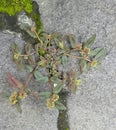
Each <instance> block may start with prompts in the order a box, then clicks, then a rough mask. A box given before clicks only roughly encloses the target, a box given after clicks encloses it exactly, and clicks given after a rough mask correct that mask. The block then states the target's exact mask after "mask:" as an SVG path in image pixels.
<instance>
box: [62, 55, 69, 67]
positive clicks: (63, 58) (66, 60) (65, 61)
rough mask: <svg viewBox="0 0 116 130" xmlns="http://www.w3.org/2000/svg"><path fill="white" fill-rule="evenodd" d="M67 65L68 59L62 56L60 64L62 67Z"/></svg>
mask: <svg viewBox="0 0 116 130" xmlns="http://www.w3.org/2000/svg"><path fill="white" fill-rule="evenodd" d="M67 63H68V57H67V56H65V55H63V56H62V64H63V65H66V64H67Z"/></svg>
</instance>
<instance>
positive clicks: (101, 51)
mask: <svg viewBox="0 0 116 130" xmlns="http://www.w3.org/2000/svg"><path fill="white" fill-rule="evenodd" d="M105 55H106V51H105V49H104V48H102V49H101V50H100V51H99V53H97V55H96V56H95V59H96V60H99V61H100V60H102V59H103V58H104V57H105Z"/></svg>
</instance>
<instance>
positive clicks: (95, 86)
mask: <svg viewBox="0 0 116 130" xmlns="http://www.w3.org/2000/svg"><path fill="white" fill-rule="evenodd" d="M37 1H38V4H39V5H40V13H41V17H42V20H43V23H44V26H45V28H46V30H47V31H48V32H54V31H59V32H61V33H65V34H66V33H72V34H74V35H76V37H77V39H78V40H81V41H85V40H86V39H87V38H88V37H89V36H91V34H94V33H96V35H97V38H96V41H95V46H97V47H99V46H102V47H105V48H106V49H107V51H108V52H109V50H110V49H111V48H112V46H113V49H112V50H111V52H110V53H109V55H107V56H106V58H105V59H104V60H103V62H102V64H101V66H102V67H101V68H99V69H98V70H95V69H93V70H91V71H90V72H87V73H84V74H83V75H82V79H83V80H84V83H83V85H82V86H81V87H80V88H79V89H78V91H77V94H76V95H71V96H70V97H69V98H68V114H69V122H70V129H71V130H115V129H116V0H70V1H69V0H50V1H48V0H44V1H42V0H37Z"/></svg>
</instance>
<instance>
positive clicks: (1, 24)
mask: <svg viewBox="0 0 116 130" xmlns="http://www.w3.org/2000/svg"><path fill="white" fill-rule="evenodd" d="M2 27H3V22H2V21H0V29H1V28H2Z"/></svg>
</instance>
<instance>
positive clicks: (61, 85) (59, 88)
mask: <svg viewBox="0 0 116 130" xmlns="http://www.w3.org/2000/svg"><path fill="white" fill-rule="evenodd" d="M62 89H63V83H61V82H60V83H58V84H56V86H55V87H54V88H53V92H54V93H56V94H57V93H59V92H60V91H61V90H62Z"/></svg>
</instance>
